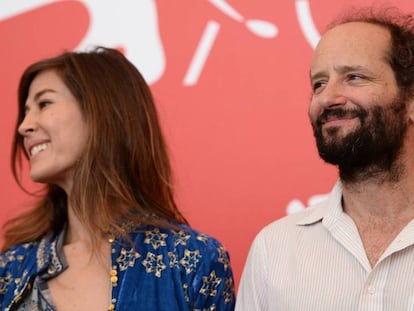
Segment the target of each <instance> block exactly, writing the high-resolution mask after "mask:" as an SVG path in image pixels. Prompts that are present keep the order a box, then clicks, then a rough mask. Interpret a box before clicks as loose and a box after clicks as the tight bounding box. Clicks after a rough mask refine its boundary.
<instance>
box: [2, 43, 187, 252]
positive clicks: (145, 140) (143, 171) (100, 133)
mask: <svg viewBox="0 0 414 311" xmlns="http://www.w3.org/2000/svg"><path fill="white" fill-rule="evenodd" d="M45 70H54V71H56V72H57V73H58V74H59V76H60V77H61V78H62V80H63V82H64V83H65V85H66V86H67V87H68V88H69V89H70V91H71V92H72V94H73V95H74V96H75V97H76V99H77V101H78V103H79V105H80V107H81V110H82V113H83V116H84V118H85V120H86V122H87V124H88V126H89V134H90V135H89V141H88V144H87V147H86V150H85V153H84V156H83V157H82V159H81V160H80V162H79V164H78V166H77V167H76V172H75V177H74V186H73V190H72V193H71V195H70V197H71V206H73V207H74V212H75V214H76V215H77V217H79V219H80V220H81V222H82V223H83V225H84V226H85V227H86V229H87V230H88V232H89V233H90V236H91V237H92V242H93V245H95V246H96V244H97V241H98V238H99V237H100V235H101V234H103V233H106V232H111V233H112V234H115V235H116V236H127V229H126V228H125V226H124V225H123V224H125V223H130V224H143V225H145V224H148V225H155V226H161V227H171V223H173V224H174V223H185V224H187V221H186V219H185V218H184V216H183V215H182V214H181V213H180V211H179V210H178V208H177V206H176V204H175V201H174V197H173V191H172V185H171V168H170V162H169V157H168V154H167V150H166V144H165V141H164V138H163V134H162V131H161V127H160V124H159V121H158V116H157V111H156V107H155V104H154V101H153V98H152V94H151V91H150V89H149V87H148V85H147V83H146V82H145V80H144V79H143V77H142V76H141V74H140V73H139V71H138V70H137V69H136V68H135V67H134V66H133V65H132V63H130V62H129V61H128V60H127V59H126V58H125V57H124V56H123V54H122V53H120V52H118V51H117V50H114V49H108V48H103V47H100V48H97V49H95V50H93V51H91V52H65V53H63V54H61V55H59V56H57V57H54V58H49V59H45V60H42V61H39V62H37V63H34V64H32V65H31V66H29V67H28V68H27V69H26V70H25V72H24V73H23V75H22V77H21V80H20V84H19V88H18V105H19V107H18V117H17V123H16V131H15V136H14V142H13V148H12V171H13V175H14V177H15V179H16V181H17V183H18V184H19V185H20V186H21V187H22V188H24V187H23V185H22V181H21V173H22V162H23V161H24V160H25V159H24V158H26V159H27V155H26V154H25V152H24V148H23V137H22V136H21V135H19V134H18V132H17V128H18V126H19V125H20V123H21V122H22V120H23V118H24V111H25V109H24V107H25V102H26V99H27V96H28V92H29V88H30V85H31V83H32V81H33V79H34V78H35V77H36V76H37V75H38V74H39V73H40V72H43V71H45ZM45 187H46V189H45V195H44V196H43V197H42V198H41V200H40V201H39V202H38V203H37V205H36V206H35V207H34V208H33V209H31V210H29V211H28V212H26V213H23V214H22V215H20V216H18V217H16V218H13V219H11V220H9V221H8V222H6V224H5V227H4V229H5V239H4V244H3V246H2V249H3V250H5V249H7V248H9V247H10V246H13V245H17V244H20V243H24V242H30V241H36V240H38V239H40V238H41V237H43V236H44V235H45V234H47V233H49V232H52V231H57V230H59V229H60V228H62V227H63V226H64V224H65V222H66V221H67V210H66V208H67V196H66V193H65V192H64V191H63V190H62V189H61V188H59V187H58V186H56V185H52V184H46V185H45ZM97 233H99V234H97Z"/></svg>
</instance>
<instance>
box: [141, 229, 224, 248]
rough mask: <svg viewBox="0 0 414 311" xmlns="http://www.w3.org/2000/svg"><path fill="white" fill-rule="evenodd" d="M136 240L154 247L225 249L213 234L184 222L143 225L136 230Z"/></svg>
mask: <svg viewBox="0 0 414 311" xmlns="http://www.w3.org/2000/svg"><path fill="white" fill-rule="evenodd" d="M135 240H138V241H136V242H138V243H139V242H141V243H142V240H143V244H144V245H149V246H151V247H152V248H154V249H159V248H162V247H166V248H168V249H170V250H171V249H180V248H182V249H197V250H199V251H200V252H211V251H220V250H221V251H225V248H224V246H223V244H222V243H221V242H220V241H219V240H217V239H216V238H214V237H213V236H211V235H209V234H206V233H203V232H201V231H198V230H196V229H194V228H191V227H190V226H188V225H184V224H174V225H173V227H171V228H162V227H156V226H145V227H143V228H142V229H140V230H138V231H137V233H136V236H135Z"/></svg>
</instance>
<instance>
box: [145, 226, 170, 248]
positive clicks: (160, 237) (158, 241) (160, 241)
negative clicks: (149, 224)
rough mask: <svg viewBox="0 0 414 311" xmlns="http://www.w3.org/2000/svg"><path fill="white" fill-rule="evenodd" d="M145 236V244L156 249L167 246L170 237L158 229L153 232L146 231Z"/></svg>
mask: <svg viewBox="0 0 414 311" xmlns="http://www.w3.org/2000/svg"><path fill="white" fill-rule="evenodd" d="M145 236H146V238H145V240H144V243H146V244H151V245H152V247H153V248H154V249H158V248H159V247H160V246H165V245H167V244H166V242H165V239H166V238H167V237H168V234H166V233H161V232H160V229H158V228H155V229H154V230H152V231H145Z"/></svg>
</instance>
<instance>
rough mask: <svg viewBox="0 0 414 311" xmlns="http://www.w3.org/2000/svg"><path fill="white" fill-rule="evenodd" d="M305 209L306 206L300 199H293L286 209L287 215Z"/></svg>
mask: <svg viewBox="0 0 414 311" xmlns="http://www.w3.org/2000/svg"><path fill="white" fill-rule="evenodd" d="M304 209H305V205H304V204H303V203H302V202H301V201H300V200H299V199H293V200H292V201H290V202H289V203H288V205H287V207H286V214H287V215H291V214H294V213H297V212H300V211H303V210H304Z"/></svg>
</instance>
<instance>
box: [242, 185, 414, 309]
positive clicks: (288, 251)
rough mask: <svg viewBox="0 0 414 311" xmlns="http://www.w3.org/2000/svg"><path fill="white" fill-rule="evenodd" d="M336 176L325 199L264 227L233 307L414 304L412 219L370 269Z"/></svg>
mask: <svg viewBox="0 0 414 311" xmlns="http://www.w3.org/2000/svg"><path fill="white" fill-rule="evenodd" d="M341 198H342V185H341V183H340V182H339V181H338V182H337V183H336V185H335V187H334V188H333V190H332V192H331V194H330V195H329V197H328V199H327V200H326V201H324V202H321V203H319V204H317V205H315V206H312V207H308V208H307V209H305V210H304V211H302V212H299V213H296V214H292V215H289V216H286V217H284V218H282V219H280V220H277V221H275V222H273V223H271V224H270V225H268V226H266V227H265V228H263V229H262V230H261V231H260V233H259V234H258V235H257V236H256V238H255V240H254V242H253V244H252V246H251V249H250V251H249V255H248V257H247V261H246V264H245V267H244V270H243V274H242V277H241V281H240V286H239V291H238V296H237V302H236V311H259V310H260V311H265V310H272V311H275V310H300V311H303V310H318V311H322V310H330V311H332V310H347V311H348V310H364V311H374V310H375V311H381V310H384V311H396V310H414V247H413V244H414V221H411V222H410V223H409V224H408V225H407V226H406V227H405V228H404V229H403V230H402V231H401V232H400V234H399V235H398V236H397V237H396V239H395V240H394V241H393V242H392V243H391V244H390V245H389V247H388V248H387V250H386V251H385V252H384V254H383V255H382V257H381V258H380V259H379V261H378V262H377V264H376V265H375V266H374V267H373V268H371V266H370V264H369V261H368V258H367V256H366V254H365V250H364V248H363V246H362V242H361V239H360V236H359V234H358V230H357V228H356V226H355V224H354V222H353V221H352V219H351V218H350V217H349V216H348V215H347V214H345V213H344V212H343V210H342V205H341Z"/></svg>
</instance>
